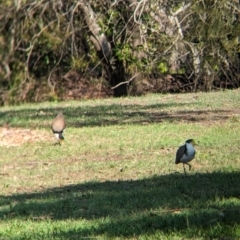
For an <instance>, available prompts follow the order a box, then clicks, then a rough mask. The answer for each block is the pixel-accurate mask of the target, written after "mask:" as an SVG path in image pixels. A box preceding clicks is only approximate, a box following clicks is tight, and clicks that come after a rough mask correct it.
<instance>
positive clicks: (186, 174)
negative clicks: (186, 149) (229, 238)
mask: <svg viewBox="0 0 240 240" xmlns="http://www.w3.org/2000/svg"><path fill="white" fill-rule="evenodd" d="M183 170H184V174H185V176H186V175H187V174H186V169H185V163H183Z"/></svg>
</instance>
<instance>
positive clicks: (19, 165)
mask: <svg viewBox="0 0 240 240" xmlns="http://www.w3.org/2000/svg"><path fill="white" fill-rule="evenodd" d="M239 107H240V90H233V91H221V92H212V93H194V94H180V95H148V96H144V97H136V98H132V97H129V98H120V99H104V100H88V101H81V102H77V101H71V102H60V103H52V102H46V103H41V104H28V105H26V104H24V105H21V106H17V107H2V108H1V109H0V126H1V127H0V239H24V240H26V239H222V240H223V239H224V240H227V239H240V108H239ZM59 111H62V112H63V114H64V115H65V117H66V121H67V129H66V131H65V134H64V136H65V142H64V144H63V145H62V146H58V145H55V142H56V140H55V139H54V136H53V134H52V133H51V129H50V124H51V121H52V119H53V118H54V117H55V115H56V114H57V113H58V112H59ZM188 138H194V139H195V140H196V142H197V144H198V146H196V149H197V155H196V158H195V159H194V160H193V161H192V170H191V171H190V172H187V176H186V177H184V174H183V167H182V165H181V164H179V165H175V163H174V161H175V152H176V150H177V148H178V146H179V145H180V144H182V143H183V142H184V141H185V140H186V139H188Z"/></svg>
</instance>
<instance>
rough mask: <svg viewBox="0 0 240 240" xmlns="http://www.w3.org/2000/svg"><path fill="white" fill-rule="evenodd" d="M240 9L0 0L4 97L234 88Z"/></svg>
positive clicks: (229, 4) (205, 4) (103, 0)
mask: <svg viewBox="0 0 240 240" xmlns="http://www.w3.org/2000/svg"><path fill="white" fill-rule="evenodd" d="M239 12H240V4H239V1H236V0H234V1H233V0H218V1H213V0H209V1H204V0H203V1H197V0H193V1H190V3H186V2H185V1H182V0H178V1H175V0H170V1H161V0H149V1H146V0H141V1H134V0H126V1H118V0H116V1H110V0H99V1H98V0H78V1H77V0H66V1H65V0H64V1H63V0H57V1H48V0H22V1H11V0H6V1H2V2H1V3H0V24H1V25H0V29H1V32H0V96H1V99H0V100H1V103H2V104H4V103H5V104H12V103H19V102H26V101H42V100H46V99H61V98H64V99H66V98H71V99H77V98H81V97H99V96H106V95H115V96H122V95H126V94H142V93H144V92H146V91H152V92H181V91H197V90H207V91H208V90H212V89H214V88H230V87H231V88H234V87H238V86H239V85H240V81H239V71H240V70H239V65H240V64H239V63H240V61H239V53H240V47H239V46H240V45H239V36H240V24H239V23H240V18H239ZM116 86H117V87H116Z"/></svg>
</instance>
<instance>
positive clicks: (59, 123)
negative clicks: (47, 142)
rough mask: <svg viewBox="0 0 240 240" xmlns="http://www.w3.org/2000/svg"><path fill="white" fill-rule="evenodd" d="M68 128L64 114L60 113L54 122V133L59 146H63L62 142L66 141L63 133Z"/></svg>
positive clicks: (52, 126)
mask: <svg viewBox="0 0 240 240" xmlns="http://www.w3.org/2000/svg"><path fill="white" fill-rule="evenodd" d="M65 127H66V123H65V118H64V116H63V114H62V113H59V114H58V115H57V116H56V117H55V118H54V119H53V121H52V125H51V128H52V131H53V133H54V135H55V137H56V138H57V140H58V144H59V145H61V142H62V141H63V140H64V137H63V131H64V129H65Z"/></svg>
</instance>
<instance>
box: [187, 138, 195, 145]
mask: <svg viewBox="0 0 240 240" xmlns="http://www.w3.org/2000/svg"><path fill="white" fill-rule="evenodd" d="M186 143H191V144H192V145H195V141H194V139H192V138H190V139H188V140H186Z"/></svg>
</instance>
